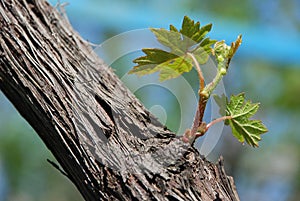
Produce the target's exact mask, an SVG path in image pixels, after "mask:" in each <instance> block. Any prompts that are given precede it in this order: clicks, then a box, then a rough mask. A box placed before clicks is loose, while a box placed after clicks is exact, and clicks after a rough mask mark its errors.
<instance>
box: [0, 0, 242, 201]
mask: <svg viewBox="0 0 300 201" xmlns="http://www.w3.org/2000/svg"><path fill="white" fill-rule="evenodd" d="M0 29H1V32H0V42H1V43H0V89H1V90H2V92H3V93H4V94H5V95H6V97H7V98H8V99H9V100H10V101H11V102H12V103H13V104H14V106H15V107H16V108H17V110H18V111H19V112H20V114H21V115H22V116H23V117H24V118H25V119H26V120H27V121H28V122H29V123H30V125H31V126H32V127H33V128H34V129H35V131H36V132H37V134H38V135H39V136H40V137H41V138H42V140H43V141H44V143H45V144H46V145H47V147H48V148H49V149H50V151H51V152H52V153H53V155H54V156H55V158H56V159H57V161H58V162H59V164H60V165H61V166H62V168H63V169H64V171H65V173H66V175H67V176H68V178H69V179H70V180H71V181H72V182H73V183H74V184H75V185H76V187H77V188H78V190H79V191H80V192H81V194H82V196H83V197H84V198H85V200H161V201H163V200H180V201H181V200H182V201H186V200H234V201H235V200H239V199H238V195H237V193H236V189H235V186H234V183H233V180H232V178H231V177H228V176H226V174H225V172H224V168H223V163H222V161H220V162H219V163H218V164H217V165H214V164H212V163H210V162H208V161H206V160H205V159H203V158H201V157H200V155H199V153H198V152H197V150H195V149H194V148H193V147H188V144H185V143H183V142H182V141H181V140H179V139H178V138H176V136H175V135H174V133H171V132H170V131H169V130H167V129H165V127H164V126H163V125H161V124H160V123H159V122H158V121H157V120H156V119H155V118H154V117H153V116H151V114H150V113H149V112H148V111H147V110H146V109H145V108H144V107H143V106H142V105H141V104H140V103H139V101H138V100H137V99H136V98H135V97H134V95H133V94H132V93H131V92H130V91H129V90H128V89H126V87H124V86H123V84H122V83H121V81H120V80H119V79H118V78H117V77H116V75H115V74H114V73H113V72H112V70H111V69H110V68H109V67H107V66H106V65H105V64H104V63H103V61H102V60H100V59H99V58H98V57H97V55H96V54H95V53H94V52H93V51H92V49H91V47H90V46H89V45H88V43H87V42H86V41H84V40H83V39H82V38H80V36H79V35H78V34H77V33H76V32H74V30H73V29H72V27H71V26H70V24H69V23H68V20H67V19H66V18H64V17H62V16H61V14H60V13H59V12H58V11H57V10H56V9H54V8H52V7H51V6H50V5H49V4H48V3H47V2H45V1H43V0H1V4H0Z"/></svg>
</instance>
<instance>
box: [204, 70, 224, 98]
mask: <svg viewBox="0 0 300 201" xmlns="http://www.w3.org/2000/svg"><path fill="white" fill-rule="evenodd" d="M226 73H227V70H226V68H223V67H222V68H220V69H218V73H217V75H216V77H215V78H214V79H213V81H212V82H211V83H209V84H208V85H206V86H205V88H204V89H203V90H202V91H201V94H202V95H203V96H205V97H207V99H208V98H209V97H210V95H211V93H212V92H213V90H214V89H215V88H216V87H217V85H218V84H219V82H220V81H221V79H222V78H223V76H224V75H225V74H226Z"/></svg>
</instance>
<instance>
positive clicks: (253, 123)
mask: <svg viewBox="0 0 300 201" xmlns="http://www.w3.org/2000/svg"><path fill="white" fill-rule="evenodd" d="M258 108H259V104H258V103H252V102H251V101H245V96H244V93H241V94H238V95H236V96H231V97H230V101H229V103H228V104H227V107H226V115H227V116H231V117H232V118H231V119H229V120H228V123H229V125H230V127H231V129H232V134H233V135H234V136H235V137H236V138H237V139H238V140H239V141H240V142H245V141H246V142H247V143H248V144H249V145H251V146H254V147H258V141H260V140H261V135H262V134H263V133H266V132H267V131H268V130H267V128H266V127H265V125H263V123H262V122H261V121H259V120H250V119H249V118H250V117H252V116H253V115H254V114H255V113H256V112H257V110H258Z"/></svg>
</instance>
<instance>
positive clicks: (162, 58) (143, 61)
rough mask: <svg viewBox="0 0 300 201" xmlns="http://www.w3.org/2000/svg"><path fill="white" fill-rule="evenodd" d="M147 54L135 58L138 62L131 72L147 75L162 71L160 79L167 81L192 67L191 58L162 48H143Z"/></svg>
mask: <svg viewBox="0 0 300 201" xmlns="http://www.w3.org/2000/svg"><path fill="white" fill-rule="evenodd" d="M143 52H144V53H145V54H146V56H143V57H139V58H137V59H135V60H134V62H135V63H138V64H139V65H138V66H135V67H134V68H133V69H132V70H130V71H129V74H133V73H135V74H137V75H140V76H141V75H146V74H151V73H154V72H160V74H159V80H160V81H165V80H168V79H171V78H176V77H178V76H179V75H181V74H182V73H184V72H189V71H190V70H191V69H192V67H193V66H192V61H191V59H190V58H185V57H178V56H177V55H174V54H172V53H169V52H166V51H164V50H160V49H143Z"/></svg>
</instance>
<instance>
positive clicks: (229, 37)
mask: <svg viewBox="0 0 300 201" xmlns="http://www.w3.org/2000/svg"><path fill="white" fill-rule="evenodd" d="M50 3H51V4H52V5H53V6H57V8H58V9H60V10H61V11H63V10H65V11H66V13H67V16H68V18H69V20H70V22H71V24H72V25H73V27H74V29H75V30H76V31H77V32H79V33H80V35H81V36H82V37H83V38H85V39H86V40H88V41H90V42H91V43H93V44H101V43H103V42H104V41H106V40H107V39H109V38H111V37H113V36H115V35H118V34H121V33H123V32H125V31H132V30H136V29H143V28H149V27H155V28H161V27H163V28H168V26H169V24H173V25H175V26H176V27H179V26H180V25H181V22H182V19H183V16H184V15H188V16H190V17H191V18H192V19H194V20H196V21H200V22H201V24H207V23H213V30H212V32H211V33H210V34H209V36H210V37H211V38H214V39H218V40H222V39H225V40H226V41H227V43H230V42H232V41H234V40H235V39H236V37H237V35H238V34H243V43H242V46H241V47H240V49H239V51H238V52H237V54H236V56H235V57H234V59H233V61H232V65H231V68H230V70H229V73H228V75H227V76H226V77H225V78H224V83H225V86H226V93H227V94H228V95H230V94H237V93H239V92H241V91H245V92H246V97H247V98H248V99H251V100H253V102H260V103H261V108H260V110H259V113H258V114H257V115H256V116H255V118H258V119H262V120H263V122H264V123H265V125H266V126H267V127H268V129H269V132H268V133H267V134H264V135H263V136H262V138H263V140H262V141H261V142H260V147H259V148H252V147H249V146H248V145H241V144H240V143H239V142H238V141H237V140H236V139H235V138H233V137H232V134H231V131H230V129H228V128H225V129H224V130H223V134H222V135H221V137H220V139H219V140H218V143H217V144H216V146H215V147H214V149H213V150H212V151H211V152H210V154H209V155H208V156H207V157H208V159H209V160H210V161H213V162H216V161H217V159H218V158H219V157H220V155H223V157H224V159H225V168H226V172H227V173H228V174H229V175H232V176H233V177H234V179H235V183H236V186H237V190H238V192H239V196H240V198H241V200H242V201H244V200H245V201H248V200H249V201H250V200H251V201H252V200H259V201H274V200H276V201H296V200H299V197H300V146H299V145H300V123H299V120H300V107H299V105H300V96H299V93H300V1H298V0H288V1H284V0H265V1H259V0H245V1H239V0H227V1H220V0H219V1H218V0H210V1H204V0H185V1H180V0H172V1H170V0H164V1H162V0H152V1H144V0H122V1H121V0H114V1H112V0H110V1H107V0H102V1H100V0H98V1H96V0H86V1H83V0H77V1H75V0H69V1H68V3H67V5H65V2H63V1H61V2H60V3H61V4H63V5H65V6H63V7H61V6H58V4H57V3H58V2H57V1H56V0H51V1H50ZM130 43H131V41H124V43H120V47H118V46H115V47H114V48H112V49H111V50H110V51H111V53H113V52H115V51H118V49H119V48H122V47H121V46H122V45H123V46H124V45H125V46H126V45H130ZM95 48H96V49H97V46H95ZM106 53H107V55H106V56H107V58H109V53H110V52H109V51H107V52H106ZM140 55H141V52H131V53H129V54H127V55H124V56H123V57H121V58H119V59H117V60H114V62H113V63H109V62H108V63H109V64H111V66H112V67H113V68H114V69H115V72H116V74H117V75H118V76H119V77H120V78H122V77H123V76H124V75H127V74H126V73H127V72H128V71H129V70H130V69H131V68H132V67H133V63H132V60H133V59H134V58H136V57H137V56H140ZM104 60H105V59H104ZM131 78H132V80H135V79H134V75H132V77H131ZM184 78H185V79H186V80H187V81H188V83H189V85H190V86H191V87H192V89H193V90H194V91H197V90H198V89H197V87H198V80H197V75H196V73H195V72H191V73H188V74H185V75H184ZM156 79H157V76H156ZM127 80H128V79H127ZM129 80H131V79H129ZM174 83H176V80H175V82H174ZM125 84H126V85H128V86H130V85H138V83H134V82H128V83H126V82H125ZM178 91H179V92H180V91H181V92H182V93H183V95H182V96H185V94H184V93H185V92H184V90H180V86H178ZM134 93H135V95H136V96H137V97H138V98H139V99H140V100H141V101H142V102H143V104H144V105H145V106H146V107H147V108H148V109H150V111H151V112H152V113H154V114H155V115H157V117H158V118H159V119H160V121H161V122H162V123H164V124H166V125H167V127H168V128H169V129H171V130H173V131H174V132H178V130H179V127H178V125H179V124H181V123H182V122H183V124H184V125H189V124H191V121H192V119H193V115H194V114H193V113H191V114H181V113H180V110H179V106H180V104H181V103H180V102H179V101H178V99H177V98H176V97H175V96H174V93H172V91H169V90H166V88H163V87H157V86H151V85H149V86H148V85H147V86H144V87H141V88H139V89H137V90H135V91H134ZM176 93H177V92H176ZM188 99H189V97H187V100H186V101H188ZM190 107H191V110H193V108H195V106H194V105H192V104H191V105H190ZM187 127H188V126H187ZM184 129H185V128H184ZM201 140H202V139H199V140H198V141H197V143H196V146H199V147H200V146H201ZM47 158H49V159H51V160H54V159H53V157H52V155H51V153H49V151H48V150H47V148H46V147H45V146H44V144H43V143H42V142H41V140H40V139H39V138H38V136H37V134H36V133H35V132H34V131H33V129H32V128H31V127H30V126H29V125H28V124H27V123H26V122H25V121H24V119H23V118H22V117H21V116H20V115H19V114H18V112H17V111H16V110H15V109H14V107H13V106H12V105H11V104H10V103H9V102H8V100H7V99H6V98H5V97H4V95H3V94H2V93H1V92H0V201H6V200H9V201H27V200H28V201H41V200H42V201H52V200H56V201H66V200H74V201H76V200H77V201H80V200H82V198H81V195H80V194H79V193H78V192H77V190H76V188H75V187H74V186H73V185H72V184H71V183H70V182H69V181H68V179H67V178H65V177H64V176H63V175H61V174H60V173H59V172H58V171H57V170H56V169H54V168H53V167H52V166H51V165H50V164H49V163H48V162H47V161H46V159H47Z"/></svg>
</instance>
